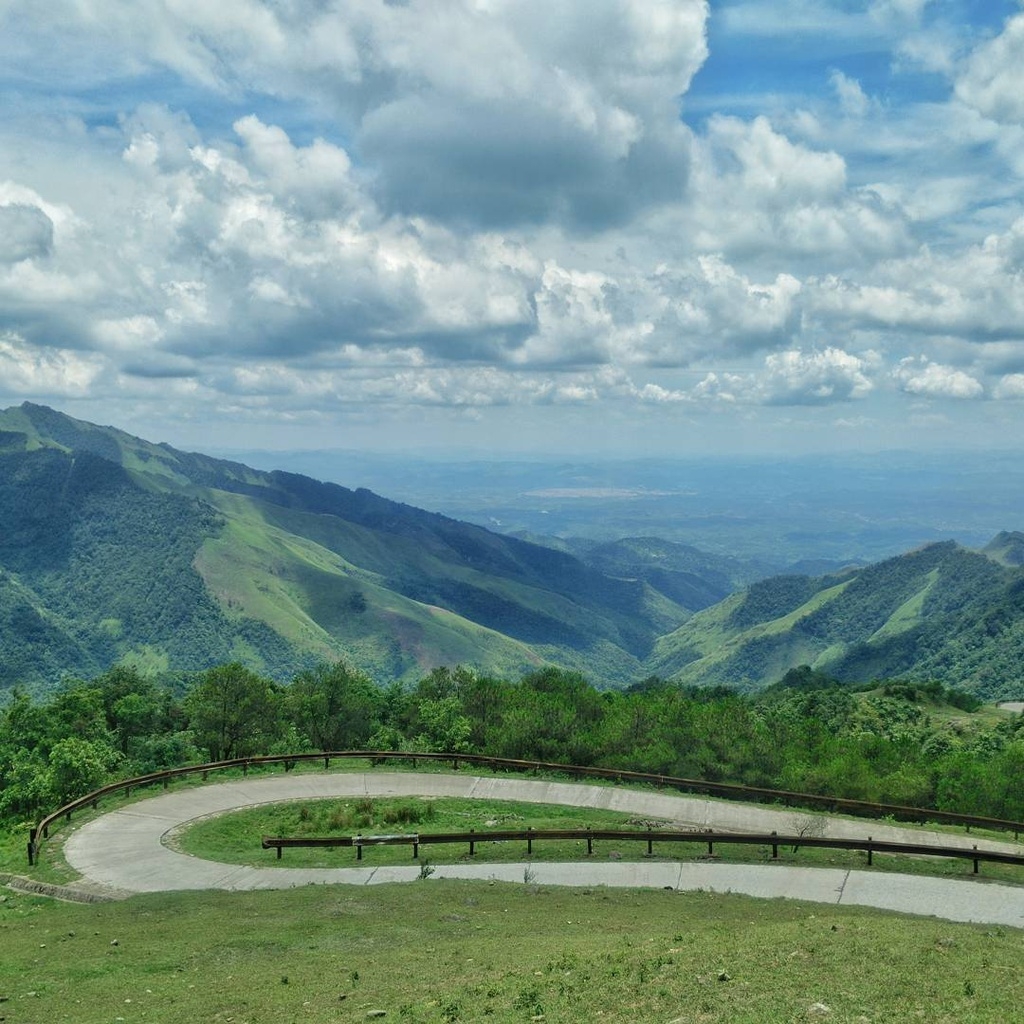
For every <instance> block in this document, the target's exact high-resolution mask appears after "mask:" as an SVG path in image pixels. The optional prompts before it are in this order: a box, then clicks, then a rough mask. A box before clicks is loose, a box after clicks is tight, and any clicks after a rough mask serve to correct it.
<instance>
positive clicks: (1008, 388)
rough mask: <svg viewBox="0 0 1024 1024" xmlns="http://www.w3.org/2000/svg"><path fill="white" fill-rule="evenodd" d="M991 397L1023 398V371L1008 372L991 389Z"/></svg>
mask: <svg viewBox="0 0 1024 1024" xmlns="http://www.w3.org/2000/svg"><path fill="white" fill-rule="evenodd" d="M992 397H993V398H1024V373H1008V374H1006V375H1005V376H1004V377H1002V378H1001V379H1000V380H999V383H998V384H996V386H995V388H993V390H992Z"/></svg>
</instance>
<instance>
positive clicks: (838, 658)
mask: <svg viewBox="0 0 1024 1024" xmlns="http://www.w3.org/2000/svg"><path fill="white" fill-rule="evenodd" d="M997 546H998V548H999V550H1000V551H1006V550H1008V549H1009V550H1012V549H1013V545H1012V544H1008V543H1007V541H1006V539H1005V538H1004V539H1003V541H1001V542H1000V543H999V544H998V545H997ZM1004 561H1005V558H1004ZM1022 598H1024V572H1022V570H1021V569H1020V568H1018V567H1016V566H1013V565H1005V564H1000V562H999V561H997V560H995V559H994V558H992V557H988V555H987V554H982V553H977V552H972V551H968V550H966V549H964V548H962V547H959V546H958V545H956V544H954V543H953V542H946V543H942V544H933V545H929V546H928V547H925V548H921V549H920V550H918V551H913V552H910V553H909V554H906V555H902V556H900V557H899V558H892V559H888V560H886V561H884V562H879V563H878V564H876V565H872V566H868V567H866V568H863V569H855V570H849V571H847V572H845V573H842V574H840V575H838V576H825V577H820V578H818V579H812V578H809V577H802V576H780V577H774V578H772V579H769V580H763V581H760V582H758V583H755V584H754V585H752V586H751V587H749V588H748V589H747V590H746V591H744V592H743V593H742V594H739V595H734V596H732V597H730V598H729V599H727V600H726V601H725V602H722V603H721V604H719V605H716V606H714V607H713V608H710V609H707V610H706V611H703V612H700V613H699V614H697V615H695V616H693V618H691V619H690V620H689V621H687V622H686V623H684V624H683V625H682V626H680V627H679V629H677V630H675V631H674V632H672V633H671V634H669V635H667V636H665V637H663V638H661V639H660V640H659V641H658V644H657V645H656V648H655V652H654V655H653V657H652V659H651V660H650V662H649V663H648V664H649V667H650V668H651V669H652V670H653V671H655V672H659V673H661V674H664V675H666V676H670V677H671V678H673V679H675V680H678V681H680V682H684V683H698V684H701V685H707V684H723V685H733V686H738V687H740V688H742V689H759V688H761V687H763V686H765V685H767V684H769V683H771V682H773V681H774V680H776V679H778V678H780V676H781V675H782V674H783V673H785V672H786V671H787V670H788V669H790V668H794V667H796V666H798V665H801V664H807V665H811V666H812V667H814V668H816V669H820V670H823V671H826V672H828V673H829V674H830V675H832V676H834V677H836V678H838V679H842V680H849V681H865V680H870V679H874V678H906V679H910V680H921V681H924V680H928V679H935V680H938V681H939V682H942V683H943V684H945V685H955V686H959V687H961V688H964V689H967V690H970V691H972V692H975V693H977V694H979V695H981V696H984V697H993V698H994V697H1000V696H1015V695H1017V694H1019V693H1020V692H1022V690H1024V671H1022V669H1021V667H1020V666H1021V664H1022V661H1021V658H1022V656H1024V599H1022Z"/></svg>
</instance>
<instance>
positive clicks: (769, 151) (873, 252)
mask: <svg viewBox="0 0 1024 1024" xmlns="http://www.w3.org/2000/svg"><path fill="white" fill-rule="evenodd" d="M691 195H692V197H693V202H694V218H695V221H696V224H695V228H696V231H697V236H696V237H697V243H698V245H699V246H700V247H702V248H705V249H710V250H720V251H724V252H725V253H726V254H727V255H729V256H731V257H736V258H749V257H750V256H752V255H764V254H767V253H771V254H774V255H775V256H776V257H778V256H786V257H791V258H792V257H796V258H818V259H820V258H821V257H832V258H841V259H842V260H844V261H853V262H859V261H861V260H863V259H866V258H871V259H875V258H878V257H880V256H887V255H894V254H896V253H899V252H902V251H905V250H906V249H907V248H908V246H909V235H908V230H907V225H906V222H905V217H904V215H903V214H902V211H901V210H900V209H899V207H898V206H896V205H895V204H893V203H891V202H888V201H886V200H885V199H883V198H882V196H881V195H880V194H879V193H877V192H875V191H873V190H871V189H867V188H849V187H848V182H847V168H846V163H845V161H844V160H843V158H842V157H841V156H840V155H839V154H838V153H835V152H830V151H819V150H814V149H811V148H809V147H807V146H805V145H802V144H800V143H796V142H793V141H792V140H791V139H789V138H788V137H787V136H786V135H784V134H782V133H781V132H779V131H777V130H776V129H775V127H774V126H773V125H772V123H771V122H770V121H769V119H768V118H766V117H764V116H759V117H756V118H754V119H753V120H752V121H750V122H747V121H743V120H741V119H739V118H735V117H722V116H715V117H713V118H711V120H710V122H709V125H708V130H707V135H706V138H705V139H703V140H702V142H701V145H700V147H699V151H698V153H697V157H696V160H695V165H694V171H693V175H692V179H691Z"/></svg>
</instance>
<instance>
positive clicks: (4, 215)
mask: <svg viewBox="0 0 1024 1024" xmlns="http://www.w3.org/2000/svg"><path fill="white" fill-rule="evenodd" d="M52 248H53V221H51V220H50V218H49V217H47V216H46V214H45V213H43V211H42V210H41V209H39V207H38V206H28V205H24V204H21V203H7V204H4V205H0V263H20V262H21V261H22V260H29V259H35V258H37V257H41V256H47V255H49V253H50V250H51V249H52Z"/></svg>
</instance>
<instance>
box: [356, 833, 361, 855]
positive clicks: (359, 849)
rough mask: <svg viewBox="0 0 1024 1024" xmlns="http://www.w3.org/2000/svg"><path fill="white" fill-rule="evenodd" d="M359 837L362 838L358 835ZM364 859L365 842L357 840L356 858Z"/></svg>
mask: <svg viewBox="0 0 1024 1024" xmlns="http://www.w3.org/2000/svg"><path fill="white" fill-rule="evenodd" d="M359 838H360V837H359V836H356V839H359ZM362 859H363V844H362V843H358V842H357V843H356V860H362Z"/></svg>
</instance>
